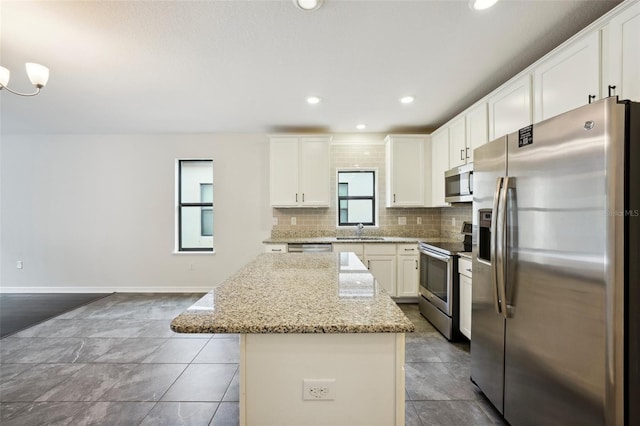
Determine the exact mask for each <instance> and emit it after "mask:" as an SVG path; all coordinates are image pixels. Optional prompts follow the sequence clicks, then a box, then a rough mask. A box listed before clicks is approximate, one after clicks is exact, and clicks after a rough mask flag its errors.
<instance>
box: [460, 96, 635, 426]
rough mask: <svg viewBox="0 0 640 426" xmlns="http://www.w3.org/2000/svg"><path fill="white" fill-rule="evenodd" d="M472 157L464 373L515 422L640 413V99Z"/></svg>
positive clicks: (596, 419)
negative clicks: (470, 288) (469, 335)
mask: <svg viewBox="0 0 640 426" xmlns="http://www.w3.org/2000/svg"><path fill="white" fill-rule="evenodd" d="M474 159H475V160H474V186H475V188H474V199H473V308H472V336H473V337H472V339H471V379H472V381H473V382H474V383H476V384H477V385H478V386H479V387H480V389H481V390H482V391H483V393H484V394H485V395H486V396H487V397H488V398H489V400H490V401H491V402H492V403H493V405H494V406H495V407H496V408H497V409H498V410H499V411H500V412H501V413H502V414H503V415H504V418H505V419H506V420H507V421H508V422H509V423H510V424H511V425H545V426H547V425H603V424H606V425H622V424H629V425H631V424H640V415H639V407H640V402H639V401H640V393H639V391H638V388H639V385H638V377H639V372H638V371H639V360H638V357H639V350H638V337H639V334H640V330H639V326H638V324H639V323H640V315H639V313H638V305H639V303H638V302H639V300H640V293H639V286H640V282H639V281H640V274H639V265H640V217H639V216H640V104H638V103H631V102H618V100H617V98H606V99H603V100H601V101H598V102H594V103H592V104H590V105H586V106H584V107H581V108H578V109H576V110H573V111H570V112H567V113H565V114H562V115H560V116H557V117H554V118H551V119H549V120H545V121H543V122H540V123H538V124H534V125H533V126H529V127H526V128H523V129H520V130H519V131H518V132H514V133H512V134H509V135H507V136H505V137H502V138H500V139H497V140H495V141H493V142H490V143H488V144H487V145H485V146H482V147H480V148H478V149H476V150H475V152H474Z"/></svg>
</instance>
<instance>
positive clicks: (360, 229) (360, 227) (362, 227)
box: [356, 223, 364, 238]
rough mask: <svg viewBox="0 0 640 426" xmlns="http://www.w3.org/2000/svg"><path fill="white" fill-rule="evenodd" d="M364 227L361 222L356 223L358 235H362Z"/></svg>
mask: <svg viewBox="0 0 640 426" xmlns="http://www.w3.org/2000/svg"><path fill="white" fill-rule="evenodd" d="M363 229H364V225H363V224H361V223H359V224H357V225H356V237H358V238H360V237H362V230H363Z"/></svg>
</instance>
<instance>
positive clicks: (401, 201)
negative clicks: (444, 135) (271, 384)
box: [385, 135, 426, 207]
mask: <svg viewBox="0 0 640 426" xmlns="http://www.w3.org/2000/svg"><path fill="white" fill-rule="evenodd" d="M425 141H426V136H424V135H388V136H387V137H386V138H385V144H386V165H387V175H386V176H387V182H386V183H387V194H386V206H387V207H424V205H425V189H424V185H425V178H424V175H425V167H424V159H425V155H424V149H425Z"/></svg>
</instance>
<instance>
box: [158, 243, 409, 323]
mask: <svg viewBox="0 0 640 426" xmlns="http://www.w3.org/2000/svg"><path fill="white" fill-rule="evenodd" d="M171 329H172V330H173V331H176V332H178V333H249V334H253V333H405V332H412V331H414V326H413V324H412V323H411V321H409V319H408V318H407V317H406V316H405V315H404V313H403V312H402V311H401V310H400V308H398V306H397V305H396V304H395V302H394V301H393V300H392V299H391V297H390V296H389V295H388V294H387V293H386V292H385V291H384V290H383V289H382V287H380V285H378V283H377V281H375V279H374V278H373V275H371V273H370V272H369V271H368V270H367V269H366V267H365V266H364V265H363V264H362V262H360V260H359V259H358V257H357V256H356V255H355V254H353V253H308V254H307V253H306V254H300V253H284V254H272V253H264V254H261V255H259V256H258V257H257V258H256V259H255V260H253V261H252V262H250V263H249V264H247V265H246V266H244V267H243V268H242V269H241V270H240V271H239V272H237V273H236V274H235V275H234V276H232V277H231V278H229V279H228V280H227V281H225V282H224V283H223V284H222V285H220V286H219V287H216V288H215V289H213V290H212V291H211V292H209V293H207V294H206V295H205V296H204V297H202V298H201V299H200V300H199V301H197V302H196V303H195V304H194V305H193V306H191V307H190V308H189V309H187V310H186V311H185V312H183V313H182V314H180V315H179V316H178V317H176V318H175V319H174V320H173V321H172V322H171Z"/></svg>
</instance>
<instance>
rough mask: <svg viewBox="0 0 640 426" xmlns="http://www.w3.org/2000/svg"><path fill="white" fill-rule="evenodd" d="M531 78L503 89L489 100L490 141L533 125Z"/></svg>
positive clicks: (518, 80) (525, 78)
mask: <svg viewBox="0 0 640 426" xmlns="http://www.w3.org/2000/svg"><path fill="white" fill-rule="evenodd" d="M531 119H532V114H531V76H530V75H528V74H527V75H525V76H523V77H520V78H519V79H517V80H515V81H513V82H511V83H510V84H508V85H505V86H504V87H502V88H501V89H500V90H499V91H497V92H496V93H494V94H493V95H492V96H491V97H490V98H489V139H490V140H493V139H496V138H499V137H500V136H504V135H506V134H508V133H511V132H513V131H516V130H518V129H521V128H522V127H525V126H528V125H529V124H531V123H532V121H531Z"/></svg>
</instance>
